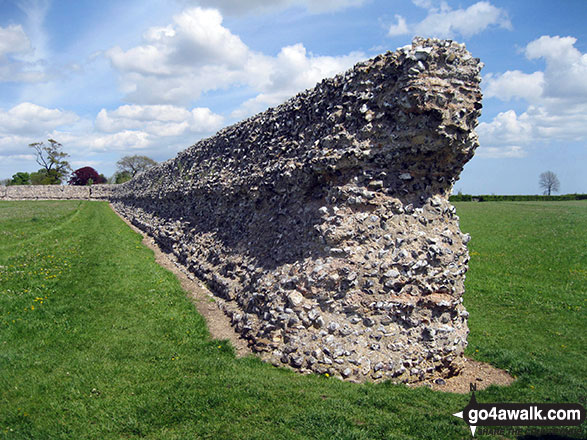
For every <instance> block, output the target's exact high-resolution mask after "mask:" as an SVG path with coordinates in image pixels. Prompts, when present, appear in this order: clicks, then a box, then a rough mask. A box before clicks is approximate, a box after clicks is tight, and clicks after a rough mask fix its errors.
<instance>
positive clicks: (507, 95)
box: [478, 36, 587, 152]
mask: <svg viewBox="0 0 587 440" xmlns="http://www.w3.org/2000/svg"><path fill="white" fill-rule="evenodd" d="M576 41H577V40H576V39H575V38H573V37H559V36H555V37H551V36H542V37H540V38H538V39H537V40H534V41H532V42H530V43H529V44H528V45H527V46H526V48H525V51H524V53H525V55H526V57H527V58H528V59H530V60H533V59H540V58H542V59H544V60H545V62H546V68H545V70H544V72H542V71H537V72H534V73H531V74H526V73H523V72H520V71H518V70H513V71H507V72H505V73H503V74H499V75H496V74H489V75H487V76H486V78H485V79H486V85H485V96H486V97H487V98H491V97H495V98H498V99H500V100H502V101H509V100H511V99H523V100H525V101H527V102H528V104H529V105H528V107H527V109H526V110H525V111H524V112H522V113H521V114H520V115H519V116H518V115H516V113H515V112H514V111H513V110H510V111H507V112H503V113H500V114H499V115H497V116H496V117H495V118H494V119H493V121H491V122H490V123H482V124H480V125H479V128H478V132H479V137H480V141H481V145H482V146H488V147H492V148H500V147H501V148H503V151H506V152H507V151H509V150H508V149H510V148H511V146H512V145H516V146H520V145H521V146H530V145H533V144H536V143H544V142H579V141H584V140H585V139H587V55H586V54H582V53H581V52H580V51H579V50H578V49H577V48H575V47H574V45H575V43H576Z"/></svg>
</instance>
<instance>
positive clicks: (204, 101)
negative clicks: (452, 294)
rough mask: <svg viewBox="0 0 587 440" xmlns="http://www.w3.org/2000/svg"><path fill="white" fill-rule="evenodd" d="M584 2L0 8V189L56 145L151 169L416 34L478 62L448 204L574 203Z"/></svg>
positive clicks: (166, 2) (253, 0) (113, 3)
mask: <svg viewBox="0 0 587 440" xmlns="http://www.w3.org/2000/svg"><path fill="white" fill-rule="evenodd" d="M586 21H587V1H586V0H561V1H558V2H556V1H552V0H527V1H523V0H517V1H504V0H488V1H468V0H461V1H459V0H446V1H438V0H412V1H409V0H401V1H400V0H386V1H385V0H247V1H243V0H125V1H119V0H100V1H95V0H91V1H90V0H76V1H65V0H0V178H8V177H10V176H12V174H14V173H15V172H17V171H35V170H36V169H37V168H38V166H37V165H36V163H35V161H34V156H32V155H31V151H32V150H31V149H30V148H28V144H29V143H31V142H37V141H43V140H46V139H48V138H53V139H56V140H57V141H59V142H61V143H62V144H63V146H64V150H65V151H66V152H68V153H69V154H70V156H71V157H70V162H71V163H72V166H73V167H74V168H79V167H82V166H88V165H89V166H93V167H94V168H96V169H97V170H98V171H99V172H101V173H104V174H105V175H107V176H109V175H112V174H113V173H114V171H115V170H116V165H115V164H116V161H117V160H118V159H119V158H120V157H122V156H124V155H129V154H146V155H148V156H151V157H153V158H154V159H156V160H158V161H162V160H165V159H168V158H171V157H173V156H175V154H176V153H177V152H178V151H180V150H182V149H184V148H186V147H188V146H189V145H192V144H193V143H195V142H196V141H197V140H198V139H201V138H203V137H207V136H210V135H212V134H214V133H215V132H216V131H217V130H218V129H220V128H222V127H224V126H226V125H230V124H232V123H234V122H237V121H239V120H241V119H243V118H245V117H247V116H250V115H252V114H254V113H257V112H259V111H263V110H265V109H266V108H268V107H270V106H274V105H276V104H279V103H281V102H283V101H284V100H286V99H287V98H289V97H291V96H293V95H294V94H296V93H297V92H299V91H301V90H304V89H306V88H310V87H313V86H314V85H315V84H316V83H317V82H318V81H319V80H321V79H322V78H324V77H329V76H333V75H335V74H336V73H339V72H343V71H344V70H346V69H348V68H350V67H351V66H352V65H353V64H355V63H356V62H357V61H360V60H363V59H367V58H370V57H372V56H374V55H376V54H378V53H381V52H385V51H387V50H395V49H396V48H397V47H401V46H404V45H406V44H409V43H410V42H411V39H412V37H413V36H414V35H421V36H431V37H432V36H434V37H441V38H450V39H454V40H457V41H461V42H465V43H466V45H467V48H468V49H469V50H470V51H471V52H472V53H473V55H474V56H476V57H479V58H481V59H482V61H483V62H484V63H485V68H484V70H483V91H484V109H483V116H482V118H481V120H480V124H479V127H478V129H477V130H478V133H479V136H480V141H481V146H480V147H479V149H478V150H477V154H476V156H475V157H474V158H473V159H472V160H471V162H470V163H469V164H468V165H467V166H466V168H465V171H464V172H463V175H462V178H461V180H460V181H458V182H457V184H456V185H455V190H462V191H463V192H465V193H475V194H491V193H495V194H536V193H539V192H540V188H539V187H538V175H539V174H540V173H541V172H543V171H546V170H551V171H554V172H555V173H556V174H557V175H558V177H559V180H560V182H561V192H562V193H572V192H583V193H585V192H587V172H586V171H585V168H586V165H587V26H585V22H586Z"/></svg>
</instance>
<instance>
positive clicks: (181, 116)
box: [96, 105, 224, 137]
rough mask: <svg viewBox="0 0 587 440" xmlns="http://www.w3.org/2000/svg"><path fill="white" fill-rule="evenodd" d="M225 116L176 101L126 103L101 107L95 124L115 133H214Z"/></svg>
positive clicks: (165, 135)
mask: <svg viewBox="0 0 587 440" xmlns="http://www.w3.org/2000/svg"><path fill="white" fill-rule="evenodd" d="M223 122H224V119H223V117H222V116H221V115H218V114H215V113H213V112H212V111H211V110H210V109H208V108H202V107H199V108H194V109H193V110H191V111H189V110H187V109H185V108H183V107H177V106H173V105H123V106H121V107H118V108H117V109H116V110H113V111H107V110H105V109H102V110H101V111H100V112H99V113H98V116H97V117H96V128H97V129H98V130H100V131H102V132H106V133H114V132H118V131H122V130H140V131H144V132H146V133H148V134H150V135H153V136H162V137H167V136H180V135H183V134H185V133H187V132H193V133H213V132H214V131H216V130H218V129H219V128H220V127H221V126H222V123H223Z"/></svg>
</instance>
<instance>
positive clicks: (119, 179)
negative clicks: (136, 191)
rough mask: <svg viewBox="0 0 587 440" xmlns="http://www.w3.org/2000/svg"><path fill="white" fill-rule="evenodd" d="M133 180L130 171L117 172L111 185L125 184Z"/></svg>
mask: <svg viewBox="0 0 587 440" xmlns="http://www.w3.org/2000/svg"><path fill="white" fill-rule="evenodd" d="M130 179H132V176H131V175H130V173H129V172H128V171H117V172H116V173H114V176H112V178H111V183H124V182H128V181H129V180H130Z"/></svg>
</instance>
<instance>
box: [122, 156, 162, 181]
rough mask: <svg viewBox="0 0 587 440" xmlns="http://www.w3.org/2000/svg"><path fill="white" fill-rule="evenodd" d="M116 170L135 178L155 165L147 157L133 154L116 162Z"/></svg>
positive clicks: (155, 163)
mask: <svg viewBox="0 0 587 440" xmlns="http://www.w3.org/2000/svg"><path fill="white" fill-rule="evenodd" d="M116 165H117V166H118V170H119V171H120V172H125V171H126V172H127V173H129V174H130V176H131V177H134V176H136V175H137V174H138V173H142V172H143V171H145V170H146V169H148V168H151V167H152V166H153V165H157V162H155V161H154V160H153V159H151V158H150V157H147V156H140V155H138V154H135V155H134V156H124V157H123V158H122V159H120V160H119V161H118V162H116Z"/></svg>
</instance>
